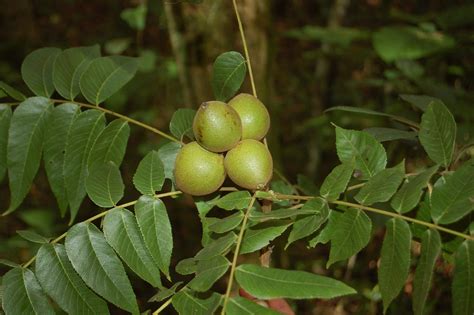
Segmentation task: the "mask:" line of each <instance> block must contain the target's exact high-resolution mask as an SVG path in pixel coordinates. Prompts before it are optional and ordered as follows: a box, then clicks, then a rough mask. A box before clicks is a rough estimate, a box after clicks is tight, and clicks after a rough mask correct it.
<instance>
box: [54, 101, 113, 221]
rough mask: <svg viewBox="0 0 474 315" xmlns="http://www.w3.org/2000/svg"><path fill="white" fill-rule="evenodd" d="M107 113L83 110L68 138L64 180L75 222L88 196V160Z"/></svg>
mask: <svg viewBox="0 0 474 315" xmlns="http://www.w3.org/2000/svg"><path fill="white" fill-rule="evenodd" d="M104 116H105V115H104V114H103V113H102V112H100V111H98V110H95V109H91V110H86V111H83V112H81V113H80V114H79V115H77V117H76V118H75V119H74V121H73V123H72V126H71V128H70V129H69V133H68V139H67V140H66V149H65V151H66V153H65V157H64V171H63V174H64V182H65V184H66V195H67V198H68V203H69V208H70V211H71V220H70V222H73V221H74V219H75V217H76V215H77V212H78V211H79V207H80V206H81V203H82V201H83V199H84V197H85V196H86V185H85V182H86V178H87V161H88V159H89V155H90V152H91V149H92V146H93V145H94V142H95V141H96V139H97V137H98V136H99V135H100V133H101V132H102V130H103V129H104V128H105V117H104Z"/></svg>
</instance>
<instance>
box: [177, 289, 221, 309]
mask: <svg viewBox="0 0 474 315" xmlns="http://www.w3.org/2000/svg"><path fill="white" fill-rule="evenodd" d="M220 303H221V296H220V295H219V294H217V293H212V295H211V296H210V297H208V298H207V299H202V298H200V297H198V296H197V294H196V293H195V292H193V291H191V290H187V289H185V290H181V291H179V292H178V293H177V294H175V295H174V296H173V299H172V304H173V307H174V309H175V310H176V311H177V312H178V314H180V315H209V314H214V312H215V310H216V309H217V307H218V306H219V304H220Z"/></svg>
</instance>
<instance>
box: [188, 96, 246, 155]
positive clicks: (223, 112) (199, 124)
mask: <svg viewBox="0 0 474 315" xmlns="http://www.w3.org/2000/svg"><path fill="white" fill-rule="evenodd" d="M193 131H194V137H195V138H196V141H197V142H199V144H200V145H202V146H203V147H204V148H206V149H207V150H209V151H212V152H225V151H228V150H230V149H232V148H233V147H234V146H235V145H236V144H237V142H239V140H240V138H241V137H242V123H241V122H240V118H239V115H238V114H237V112H236V111H235V110H234V109H233V108H232V107H230V106H229V105H227V104H226V103H223V102H219V101H210V102H204V103H202V105H201V106H200V107H199V110H198V111H197V113H196V116H194V121H193Z"/></svg>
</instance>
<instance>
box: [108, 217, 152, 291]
mask: <svg viewBox="0 0 474 315" xmlns="http://www.w3.org/2000/svg"><path fill="white" fill-rule="evenodd" d="M103 231H104V235H105V238H106V240H107V242H108V243H109V244H110V245H111V246H112V247H113V249H114V250H115V251H116V252H117V253H118V254H119V256H120V258H122V259H123V261H125V263H126V264H127V265H128V266H129V267H130V269H132V270H133V271H134V272H135V273H136V274H137V275H138V276H140V278H142V279H143V280H145V281H147V282H148V283H150V284H151V285H153V286H154V287H160V286H161V280H160V270H159V269H158V266H157V264H156V263H155V261H154V260H153V258H152V256H151V254H150V251H149V250H148V248H147V246H146V244H145V241H144V239H143V235H142V234H141V231H140V228H139V226H138V223H137V219H136V218H135V216H134V215H133V213H131V212H130V211H128V210H126V209H122V208H115V209H113V210H111V211H110V212H108V213H107V215H106V216H105V218H104V227H103Z"/></svg>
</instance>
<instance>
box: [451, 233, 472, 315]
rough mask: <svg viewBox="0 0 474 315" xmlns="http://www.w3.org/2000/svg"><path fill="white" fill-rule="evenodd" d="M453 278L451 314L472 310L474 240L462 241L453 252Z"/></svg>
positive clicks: (466, 313)
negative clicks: (454, 252)
mask: <svg viewBox="0 0 474 315" xmlns="http://www.w3.org/2000/svg"><path fill="white" fill-rule="evenodd" d="M454 268H455V269H454V279H453V289H452V293H453V300H454V301H453V304H452V305H453V314H454V315H458V314H459V315H468V314H472V312H474V241H472V240H467V241H464V242H463V243H462V244H461V246H459V248H458V250H457V251H456V254H455V261H454Z"/></svg>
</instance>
